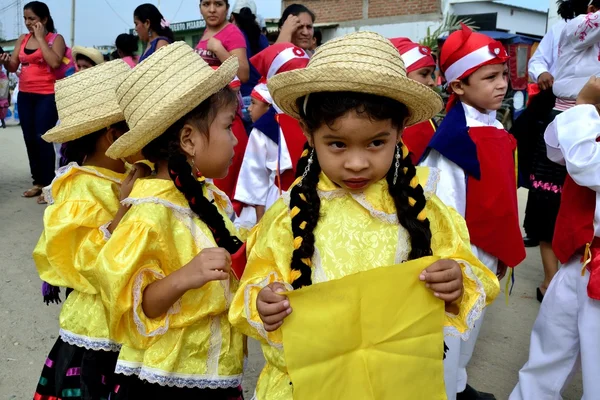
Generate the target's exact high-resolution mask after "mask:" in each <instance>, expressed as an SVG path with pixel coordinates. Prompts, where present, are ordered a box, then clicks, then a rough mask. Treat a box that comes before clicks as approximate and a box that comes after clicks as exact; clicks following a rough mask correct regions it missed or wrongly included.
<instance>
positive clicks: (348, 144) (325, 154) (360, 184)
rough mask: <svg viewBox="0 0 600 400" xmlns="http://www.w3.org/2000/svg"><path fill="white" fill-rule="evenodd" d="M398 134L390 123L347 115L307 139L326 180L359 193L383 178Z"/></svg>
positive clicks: (397, 140)
mask: <svg viewBox="0 0 600 400" xmlns="http://www.w3.org/2000/svg"><path fill="white" fill-rule="evenodd" d="M305 132H306V129H305ZM401 134H402V129H399V128H396V127H394V126H392V122H391V120H385V121H376V120H372V119H370V118H369V117H368V116H367V115H360V114H357V113H356V111H349V112H348V113H346V114H345V115H344V116H342V117H340V118H338V119H337V120H336V121H335V123H334V124H333V125H332V126H331V127H328V126H327V124H323V125H321V126H320V127H319V128H318V129H317V130H316V131H315V132H314V133H313V134H312V135H308V136H307V138H308V142H309V144H310V145H311V147H313V148H314V149H315V151H316V153H317V157H318V159H319V164H320V165H321V169H322V171H323V173H325V175H327V176H328V177H329V179H331V180H332V181H333V182H334V183H335V184H337V185H338V186H340V187H342V188H344V189H347V190H350V191H362V190H365V189H366V188H367V187H369V186H370V185H372V184H373V183H375V182H377V181H379V180H381V179H383V178H384V177H385V176H386V174H387V173H388V171H389V169H390V167H391V165H392V164H393V163H394V162H395V158H394V157H395V154H396V144H397V143H398V142H399V141H400V137H401Z"/></svg>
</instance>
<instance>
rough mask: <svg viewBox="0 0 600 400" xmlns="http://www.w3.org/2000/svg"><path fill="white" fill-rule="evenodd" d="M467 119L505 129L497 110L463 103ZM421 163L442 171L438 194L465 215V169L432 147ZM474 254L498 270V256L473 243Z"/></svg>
mask: <svg viewBox="0 0 600 400" xmlns="http://www.w3.org/2000/svg"><path fill="white" fill-rule="evenodd" d="M462 106H463V108H464V110H465V117H466V119H467V126H469V127H471V126H472V127H475V126H494V127H496V128H498V129H504V126H503V125H502V123H501V122H500V121H498V120H497V119H496V111H490V112H488V113H485V114H484V113H481V112H479V111H477V110H476V109H475V108H473V107H471V106H468V105H466V104H464V103H462ZM420 165H423V166H427V167H432V168H437V169H438V170H439V171H440V180H439V183H438V188H437V193H436V194H437V196H438V197H439V198H440V200H442V202H443V203H444V204H445V205H447V206H448V207H453V208H454V209H455V210H456V211H458V213H459V214H460V215H462V216H463V218H464V217H465V214H466V209H467V175H466V174H465V171H464V170H463V169H462V168H461V167H459V166H458V165H456V164H455V163H453V162H452V161H450V160H448V159H447V158H446V157H444V156H442V155H441V154H440V153H439V152H437V151H436V150H433V149H431V150H430V151H429V154H428V155H427V157H425V159H424V160H423V161H421V163H420ZM471 249H472V251H473V254H475V256H476V257H477V258H479V260H481V262H482V263H484V264H485V265H486V266H487V267H488V268H489V269H490V270H492V271H493V272H496V269H497V267H498V258H497V257H494V256H492V255H491V254H489V253H487V252H485V251H483V250H481V249H480V248H478V247H476V246H474V245H471Z"/></svg>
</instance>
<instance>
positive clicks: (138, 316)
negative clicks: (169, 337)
mask: <svg viewBox="0 0 600 400" xmlns="http://www.w3.org/2000/svg"><path fill="white" fill-rule="evenodd" d="M163 243H164V242H163V240H162V238H161V236H160V235H159V234H158V230H156V229H154V228H153V227H152V226H151V225H149V224H148V223H145V222H140V221H135V220H133V221H132V220H126V219H124V220H123V221H121V223H120V224H119V226H118V227H117V229H115V231H114V232H113V235H112V236H111V238H110V240H109V241H108V243H107V244H106V245H105V246H104V248H103V249H102V252H101V253H100V255H99V256H98V260H97V269H96V270H97V271H98V274H99V275H100V276H101V281H102V285H101V287H102V300H103V302H104V304H105V306H106V308H107V310H108V312H109V329H110V334H111V337H112V339H113V340H115V341H117V342H119V343H123V344H125V345H127V346H130V347H134V348H137V349H146V348H148V347H149V346H150V345H151V344H152V343H153V342H154V341H155V340H157V339H158V337H160V335H162V334H164V333H165V332H166V331H167V330H168V328H169V322H170V317H171V315H172V314H173V313H175V312H176V306H173V307H171V309H170V310H169V311H168V312H167V314H166V315H164V316H162V317H159V318H154V319H152V318H148V317H146V315H145V314H144V311H143V309H142V294H143V293H144V290H145V289H146V287H148V285H150V284H151V283H153V282H155V281H157V280H158V279H162V278H164V277H165V273H164V271H163V265H164V264H165V263H166V260H165V257H167V256H168V255H169V254H173V253H169V249H168V248H167V247H166V246H165V245H164V244H163ZM171 250H172V249H171Z"/></svg>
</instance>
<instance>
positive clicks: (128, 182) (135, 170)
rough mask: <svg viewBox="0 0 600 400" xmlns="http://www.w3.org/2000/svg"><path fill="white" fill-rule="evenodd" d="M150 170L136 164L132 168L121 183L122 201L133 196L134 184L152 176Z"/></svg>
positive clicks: (145, 166) (143, 165)
mask: <svg viewBox="0 0 600 400" xmlns="http://www.w3.org/2000/svg"><path fill="white" fill-rule="evenodd" d="M150 172H151V171H150V168H149V167H148V166H147V165H145V164H136V165H134V166H133V167H132V168H131V172H129V175H127V178H125V179H124V180H123V183H121V201H123V200H125V199H126V198H128V197H129V195H130V194H131V190H132V189H133V184H134V183H135V181H136V180H138V179H140V178H144V177H146V176H148V175H150Z"/></svg>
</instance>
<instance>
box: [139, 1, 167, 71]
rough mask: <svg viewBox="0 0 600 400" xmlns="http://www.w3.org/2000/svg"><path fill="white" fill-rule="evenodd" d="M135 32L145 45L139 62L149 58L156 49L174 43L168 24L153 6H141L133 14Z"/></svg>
mask: <svg viewBox="0 0 600 400" xmlns="http://www.w3.org/2000/svg"><path fill="white" fill-rule="evenodd" d="M133 23H134V24H135V31H136V32H137V34H138V37H139V38H140V39H141V40H142V42H144V43H147V46H146V50H144V54H142V56H141V57H140V59H139V62H142V61H144V60H145V59H146V58H148V57H150V56H151V55H152V54H154V52H155V51H156V50H157V49H160V48H161V47H163V46H166V45H168V44H171V43H173V42H174V41H175V36H174V35H173V31H172V30H171V28H169V23H168V22H167V20H166V19H165V17H163V15H162V14H161V13H160V11H159V10H158V8H156V6H155V5H154V4H150V3H146V4H142V5H141V6H139V7H138V8H136V9H135V11H134V12H133Z"/></svg>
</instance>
